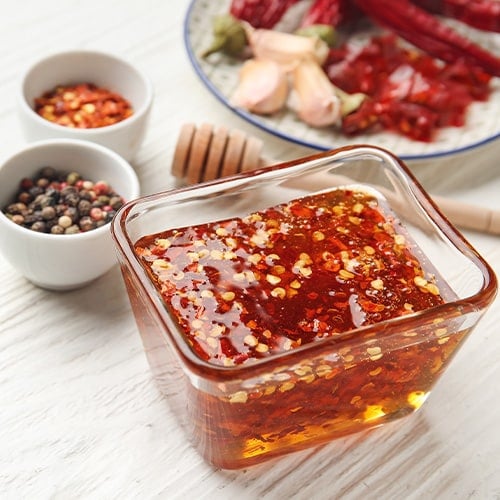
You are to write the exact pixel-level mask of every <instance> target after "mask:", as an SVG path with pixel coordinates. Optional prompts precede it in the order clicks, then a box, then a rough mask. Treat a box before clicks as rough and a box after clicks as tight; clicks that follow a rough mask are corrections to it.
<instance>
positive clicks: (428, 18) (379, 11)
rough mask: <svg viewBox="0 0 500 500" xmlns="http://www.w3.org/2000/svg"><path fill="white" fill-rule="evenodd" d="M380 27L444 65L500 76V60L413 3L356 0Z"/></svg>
mask: <svg viewBox="0 0 500 500" xmlns="http://www.w3.org/2000/svg"><path fill="white" fill-rule="evenodd" d="M355 2H356V5H357V6H358V7H359V8H360V9H361V10H362V11H363V12H365V14H367V15H368V16H369V17H370V19H372V20H373V21H374V22H376V23H377V24H379V25H381V26H382V27H385V28H388V29H390V30H391V31H392V32H394V33H396V34H397V35H399V36H400V37H401V38H404V39H405V40H407V41H409V42H410V43H412V44H414V45H415V46H417V47H419V48H420V49H422V50H424V51H425V52H427V53H428V54H431V55H433V56H434V57H437V58H439V59H442V60H443V61H447V62H455V61H457V60H460V59H465V60H466V61H468V62H469V63H470V64H471V65H473V66H479V67H481V68H482V69H483V70H484V71H486V72H488V73H489V74H490V75H492V76H500V58H498V57H496V56H495V55H494V54H492V53H490V52H488V51H487V50H485V49H484V48H482V47H481V46H479V45H478V44H476V43H474V42H473V41H471V40H470V39H468V38H467V37H465V36H462V35H461V34H460V33H458V32H457V31H455V30H454V29H452V28H451V27H449V26H447V25H446V24H444V23H442V22H441V21H440V20H439V19H437V18H436V17H434V16H433V15H432V14H430V13H429V12H427V11H425V10H423V9H421V8H419V7H418V6H416V5H414V4H413V3H411V2H410V1H409V0H355Z"/></svg>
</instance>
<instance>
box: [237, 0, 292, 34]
mask: <svg viewBox="0 0 500 500" xmlns="http://www.w3.org/2000/svg"><path fill="white" fill-rule="evenodd" d="M296 2H297V0H232V2H231V5H230V7H229V12H230V14H231V15H233V16H234V17H235V18H236V19H239V20H241V21H246V22H248V23H250V24H251V25H252V26H253V27H254V28H264V29H271V28H273V27H274V26H275V25H276V24H277V23H278V22H279V21H280V19H281V18H282V17H283V15H284V13H285V12H286V11H287V10H288V8H289V7H291V6H292V5H293V4H294V3H296Z"/></svg>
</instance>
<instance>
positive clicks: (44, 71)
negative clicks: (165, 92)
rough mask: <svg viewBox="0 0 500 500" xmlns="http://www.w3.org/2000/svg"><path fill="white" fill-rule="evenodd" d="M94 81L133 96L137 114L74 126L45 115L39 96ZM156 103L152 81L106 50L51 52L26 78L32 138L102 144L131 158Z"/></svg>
mask: <svg viewBox="0 0 500 500" xmlns="http://www.w3.org/2000/svg"><path fill="white" fill-rule="evenodd" d="M77 83H93V84H95V85H97V86H98V87H103V88H106V89H108V90H110V91H113V92H117V93H118V94H120V95H121V96H122V97H124V98H125V99H127V100H128V101H129V102H130V104H131V105H132V108H133V114H132V115H131V116H130V117H128V118H126V119H124V120H122V121H121V122H118V123H115V124H113V125H108V126H105V127H99V128H85V129H84V128H71V127H66V126H64V125H59V124H57V123H53V122H50V121H49V120H46V119H45V118H42V117H41V116H40V115H39V114H38V113H37V112H36V111H35V109H34V107H35V99H36V98H38V97H41V96H42V95H43V94H44V93H45V92H49V91H51V90H53V89H54V88H55V87H57V86H60V85H70V84H77ZM152 102H153V87H152V84H151V82H150V80H149V79H148V78H147V77H146V76H145V75H144V74H143V73H141V72H140V71H139V70H138V69H137V68H135V67H134V66H132V65H131V64H130V63H128V62H127V61H124V60H123V59H120V58H118V57H116V56H114V55H111V54H106V53H103V52H96V51H87V50H73V51H67V52H61V53H58V54H54V55H50V56H48V57H46V58H44V59H42V60H40V61H38V62H36V63H35V64H34V65H33V66H31V67H30V68H29V69H28V70H27V72H26V73H25V74H24V76H23V77H22V80H21V86H20V90H19V94H18V111H19V113H18V114H19V120H20V124H21V128H22V130H23V133H24V136H25V138H26V140H27V141H36V140H42V139H54V138H63V137H65V138H69V139H83V140H88V141H92V142H96V143H98V144H102V145H103V146H106V147H108V148H110V149H112V150H113V151H115V152H117V153H118V154H120V155H121V156H123V157H124V158H125V159H126V160H131V159H132V158H133V157H134V156H135V154H136V153H137V150H138V149H139V146H140V145H141V143H142V140H143V138H144V135H145V132H146V125H147V120H148V116H149V114H150V110H151V106H152Z"/></svg>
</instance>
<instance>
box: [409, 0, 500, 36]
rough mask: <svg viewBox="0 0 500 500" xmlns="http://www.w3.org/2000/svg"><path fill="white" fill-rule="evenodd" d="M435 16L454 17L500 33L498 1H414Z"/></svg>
mask: <svg viewBox="0 0 500 500" xmlns="http://www.w3.org/2000/svg"><path fill="white" fill-rule="evenodd" d="M413 1H414V2H415V3H417V4H418V5H419V6H420V7H422V8H423V9H425V10H428V11H429V12H432V13H434V14H439V15H442V16H447V17H452V18H454V19H457V20H458V21H461V22H463V23H465V24H468V25H469V26H473V27H475V28H478V29H480V30H484V31H493V32H496V33H500V2H498V1H497V0H467V1H464V0H413Z"/></svg>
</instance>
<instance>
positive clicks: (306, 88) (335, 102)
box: [289, 59, 342, 127]
mask: <svg viewBox="0 0 500 500" xmlns="http://www.w3.org/2000/svg"><path fill="white" fill-rule="evenodd" d="M292 78H293V95H292V96H291V99H290V100H289V105H290V107H292V108H293V109H294V111H295V112H296V113H297V115H298V116H299V118H300V119H301V120H302V121H304V122H305V123H307V124H308V125H311V126H312V127H326V126H329V125H334V124H336V123H338V122H339V121H340V120H341V118H342V102H341V99H340V98H339V96H338V95H337V93H336V87H335V86H334V85H333V84H332V83H331V82H330V80H329V79H328V76H327V75H326V73H325V72H324V71H323V69H322V68H321V66H320V65H319V64H318V63H317V62H314V61H313V60H311V59H307V60H303V61H302V62H301V64H299V65H297V66H296V67H295V68H294V70H293V73H292Z"/></svg>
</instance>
